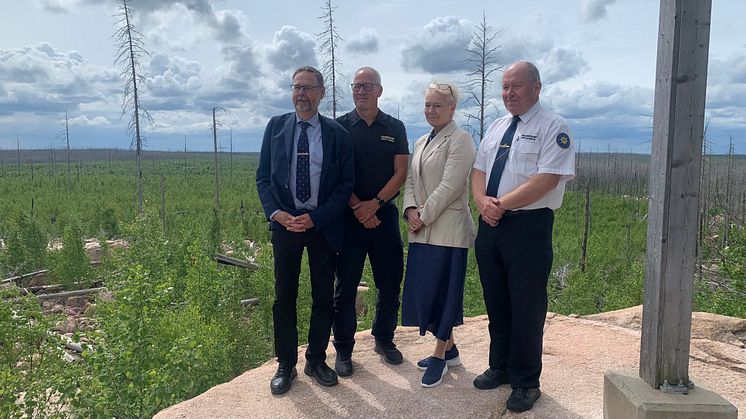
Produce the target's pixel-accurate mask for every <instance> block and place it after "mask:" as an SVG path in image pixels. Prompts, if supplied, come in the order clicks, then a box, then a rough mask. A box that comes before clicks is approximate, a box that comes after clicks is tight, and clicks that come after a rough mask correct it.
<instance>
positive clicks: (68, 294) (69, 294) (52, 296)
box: [36, 287, 106, 301]
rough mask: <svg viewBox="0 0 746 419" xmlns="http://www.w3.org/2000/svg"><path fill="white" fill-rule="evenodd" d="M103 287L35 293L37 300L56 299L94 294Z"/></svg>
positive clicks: (103, 288) (102, 289)
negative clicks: (53, 292)
mask: <svg viewBox="0 0 746 419" xmlns="http://www.w3.org/2000/svg"><path fill="white" fill-rule="evenodd" d="M105 289H106V287H98V288H88V289H84V290H75V291H66V292H58V293H55V294H41V295H37V296H36V298H38V299H39V301H46V300H56V299H58V298H67V297H75V296H78V295H88V294H95V293H97V292H101V291H104V290H105Z"/></svg>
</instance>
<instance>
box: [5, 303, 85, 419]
mask: <svg viewBox="0 0 746 419" xmlns="http://www.w3.org/2000/svg"><path fill="white" fill-rule="evenodd" d="M0 300H2V302H0V417H3V418H16V417H65V416H67V414H68V407H69V405H70V404H73V403H74V399H75V397H76V394H77V388H78V387H77V377H78V376H79V375H80V371H81V369H80V368H79V366H78V365H77V364H72V363H68V362H66V361H64V360H63V358H62V355H63V352H62V348H63V346H64V343H63V341H62V340H61V338H60V337H59V336H58V335H55V334H50V333H49V330H50V329H51V327H52V321H53V319H51V318H47V317H44V316H43V315H42V313H41V309H40V306H39V302H38V301H37V300H36V298H34V297H22V296H20V295H19V294H18V291H17V290H15V289H10V290H0Z"/></svg>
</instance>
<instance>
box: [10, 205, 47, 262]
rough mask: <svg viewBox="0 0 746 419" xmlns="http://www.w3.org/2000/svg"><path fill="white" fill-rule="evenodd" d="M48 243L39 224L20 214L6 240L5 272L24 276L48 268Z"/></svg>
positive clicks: (31, 218)
mask: <svg viewBox="0 0 746 419" xmlns="http://www.w3.org/2000/svg"><path fill="white" fill-rule="evenodd" d="M47 242H48V239H47V236H46V235H45V233H44V231H43V230H42V228H41V226H40V225H39V223H38V222H37V221H36V220H35V219H34V218H33V217H30V216H28V215H26V214H25V213H23V212H21V213H19V214H18V217H17V218H16V224H15V226H12V227H11V229H10V231H9V236H8V238H7V240H6V246H7V249H6V251H5V260H4V261H3V264H4V266H5V270H6V271H8V272H11V273H14V274H23V273H28V272H33V271H35V270H37V269H41V268H44V267H46V260H47Z"/></svg>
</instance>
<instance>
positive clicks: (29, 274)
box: [0, 269, 49, 284]
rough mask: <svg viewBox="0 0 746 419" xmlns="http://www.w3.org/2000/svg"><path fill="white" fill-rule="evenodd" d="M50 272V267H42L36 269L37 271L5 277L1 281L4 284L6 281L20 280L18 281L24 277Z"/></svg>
mask: <svg viewBox="0 0 746 419" xmlns="http://www.w3.org/2000/svg"><path fill="white" fill-rule="evenodd" d="M48 272H49V270H48V269H42V270H40V271H36V272H29V273H27V274H23V275H18V276H12V277H10V278H5V279H3V280H2V281H0V283H3V284H4V283H6V282H18V281H20V280H22V279H26V278H30V277H32V276H36V275H41V274H45V273H48Z"/></svg>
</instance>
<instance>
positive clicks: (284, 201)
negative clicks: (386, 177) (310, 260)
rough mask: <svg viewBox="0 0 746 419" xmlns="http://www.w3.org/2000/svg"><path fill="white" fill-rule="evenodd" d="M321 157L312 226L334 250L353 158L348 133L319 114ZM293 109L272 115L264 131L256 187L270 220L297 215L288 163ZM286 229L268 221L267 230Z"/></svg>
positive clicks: (339, 240)
mask: <svg viewBox="0 0 746 419" xmlns="http://www.w3.org/2000/svg"><path fill="white" fill-rule="evenodd" d="M319 121H320V123H321V143H322V148H323V150H324V157H323V159H322V162H321V179H320V182H321V183H320V185H319V200H318V207H316V209H314V210H313V211H311V212H309V215H310V216H311V220H313V224H314V228H316V229H317V230H319V231H321V232H322V233H323V234H324V237H325V238H326V241H327V242H328V243H329V246H330V247H331V248H332V249H334V251H336V252H339V251H341V250H342V239H343V235H344V222H343V220H344V217H342V214H343V211H344V209H345V207H346V206H347V201H348V200H349V199H350V195H352V189H353V187H354V185H355V168H354V160H353V159H354V157H353V154H352V141H351V140H350V133H349V132H347V130H345V129H344V128H343V127H342V125H340V124H339V123H337V122H336V121H334V120H333V119H330V118H327V117H325V116H322V115H319ZM297 126H298V124H297V123H296V122H295V112H291V113H287V114H285V115H279V116H275V117H272V119H270V120H269V123H267V128H266V129H265V130H264V139H263V140H262V151H261V155H260V156H259V168H258V169H257V171H256V189H257V191H258V192H259V200H260V201H262V207H263V208H264V214H265V215H266V217H267V220H269V217H270V216H271V215H272V213H273V212H275V211H277V210H281V211H286V212H288V213H290V214H292V215H300V214H302V213H303V211H298V210H297V209H296V208H295V203H294V202H293V195H292V193H291V192H290V187H291V185H290V162H291V161H292V159H293V131H294V130H295V129H296V128H297ZM277 228H285V227H283V226H282V225H281V224H280V223H278V222H277V221H271V220H270V230H273V229H277Z"/></svg>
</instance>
